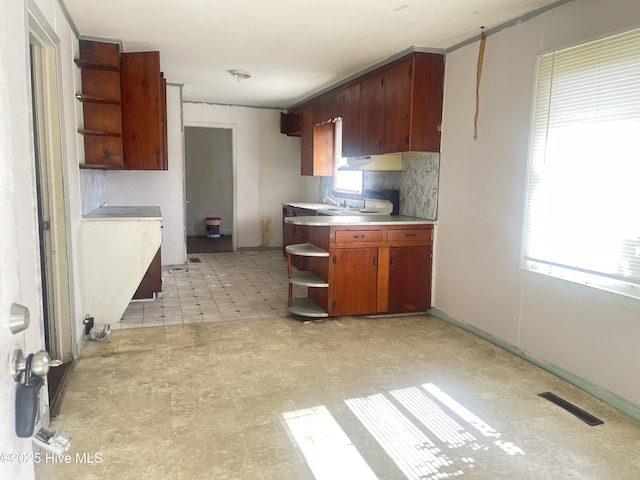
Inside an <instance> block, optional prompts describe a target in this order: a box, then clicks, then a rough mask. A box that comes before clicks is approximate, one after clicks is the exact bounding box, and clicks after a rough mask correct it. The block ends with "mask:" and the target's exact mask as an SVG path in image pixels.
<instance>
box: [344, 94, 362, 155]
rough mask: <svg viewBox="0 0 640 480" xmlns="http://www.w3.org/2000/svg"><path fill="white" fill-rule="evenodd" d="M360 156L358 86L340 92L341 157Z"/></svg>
mask: <svg viewBox="0 0 640 480" xmlns="http://www.w3.org/2000/svg"><path fill="white" fill-rule="evenodd" d="M357 155H360V84H359V83H356V84H355V85H353V86H351V87H349V88H345V89H344V91H343V92H342V156H343V157H355V156H357Z"/></svg>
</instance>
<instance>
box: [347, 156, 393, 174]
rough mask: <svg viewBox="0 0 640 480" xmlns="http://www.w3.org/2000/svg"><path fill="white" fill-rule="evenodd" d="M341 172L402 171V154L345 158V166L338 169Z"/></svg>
mask: <svg viewBox="0 0 640 480" xmlns="http://www.w3.org/2000/svg"><path fill="white" fill-rule="evenodd" d="M338 170H341V171H354V170H355V171H362V170H378V171H392V170H402V153H387V154H385V155H364V156H361V157H349V158H347V165H346V166H342V167H338Z"/></svg>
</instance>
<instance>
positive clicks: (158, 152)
mask: <svg viewBox="0 0 640 480" xmlns="http://www.w3.org/2000/svg"><path fill="white" fill-rule="evenodd" d="M156 163H157V164H158V165H160V150H156Z"/></svg>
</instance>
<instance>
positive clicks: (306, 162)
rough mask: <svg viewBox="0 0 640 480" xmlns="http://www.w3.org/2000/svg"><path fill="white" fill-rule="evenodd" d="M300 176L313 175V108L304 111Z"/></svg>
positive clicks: (306, 108) (309, 107)
mask: <svg viewBox="0 0 640 480" xmlns="http://www.w3.org/2000/svg"><path fill="white" fill-rule="evenodd" d="M301 114H302V129H301V133H300V148H301V157H300V174H302V175H313V107H311V106H308V107H305V108H303V109H302V112H301Z"/></svg>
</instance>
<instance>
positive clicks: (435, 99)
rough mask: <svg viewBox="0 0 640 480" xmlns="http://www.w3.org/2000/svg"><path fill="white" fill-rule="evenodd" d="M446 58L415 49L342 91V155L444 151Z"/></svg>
mask: <svg viewBox="0 0 640 480" xmlns="http://www.w3.org/2000/svg"><path fill="white" fill-rule="evenodd" d="M443 82H444V56H443V55H439V54H432V53H412V54H409V55H408V56H406V57H403V58H402V59H399V60H396V61H394V62H392V63H390V64H389V65H387V66H384V67H381V68H380V69H377V70H374V71H373V72H371V73H370V74H367V75H366V76H363V77H362V78H361V80H360V81H359V82H357V83H355V84H353V85H349V86H347V87H346V88H345V89H344V91H343V99H342V117H343V124H342V136H343V138H342V154H343V155H344V156H357V155H376V154H383V153H394V152H404V151H429V152H439V151H440V123H441V121H442V98H443Z"/></svg>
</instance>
